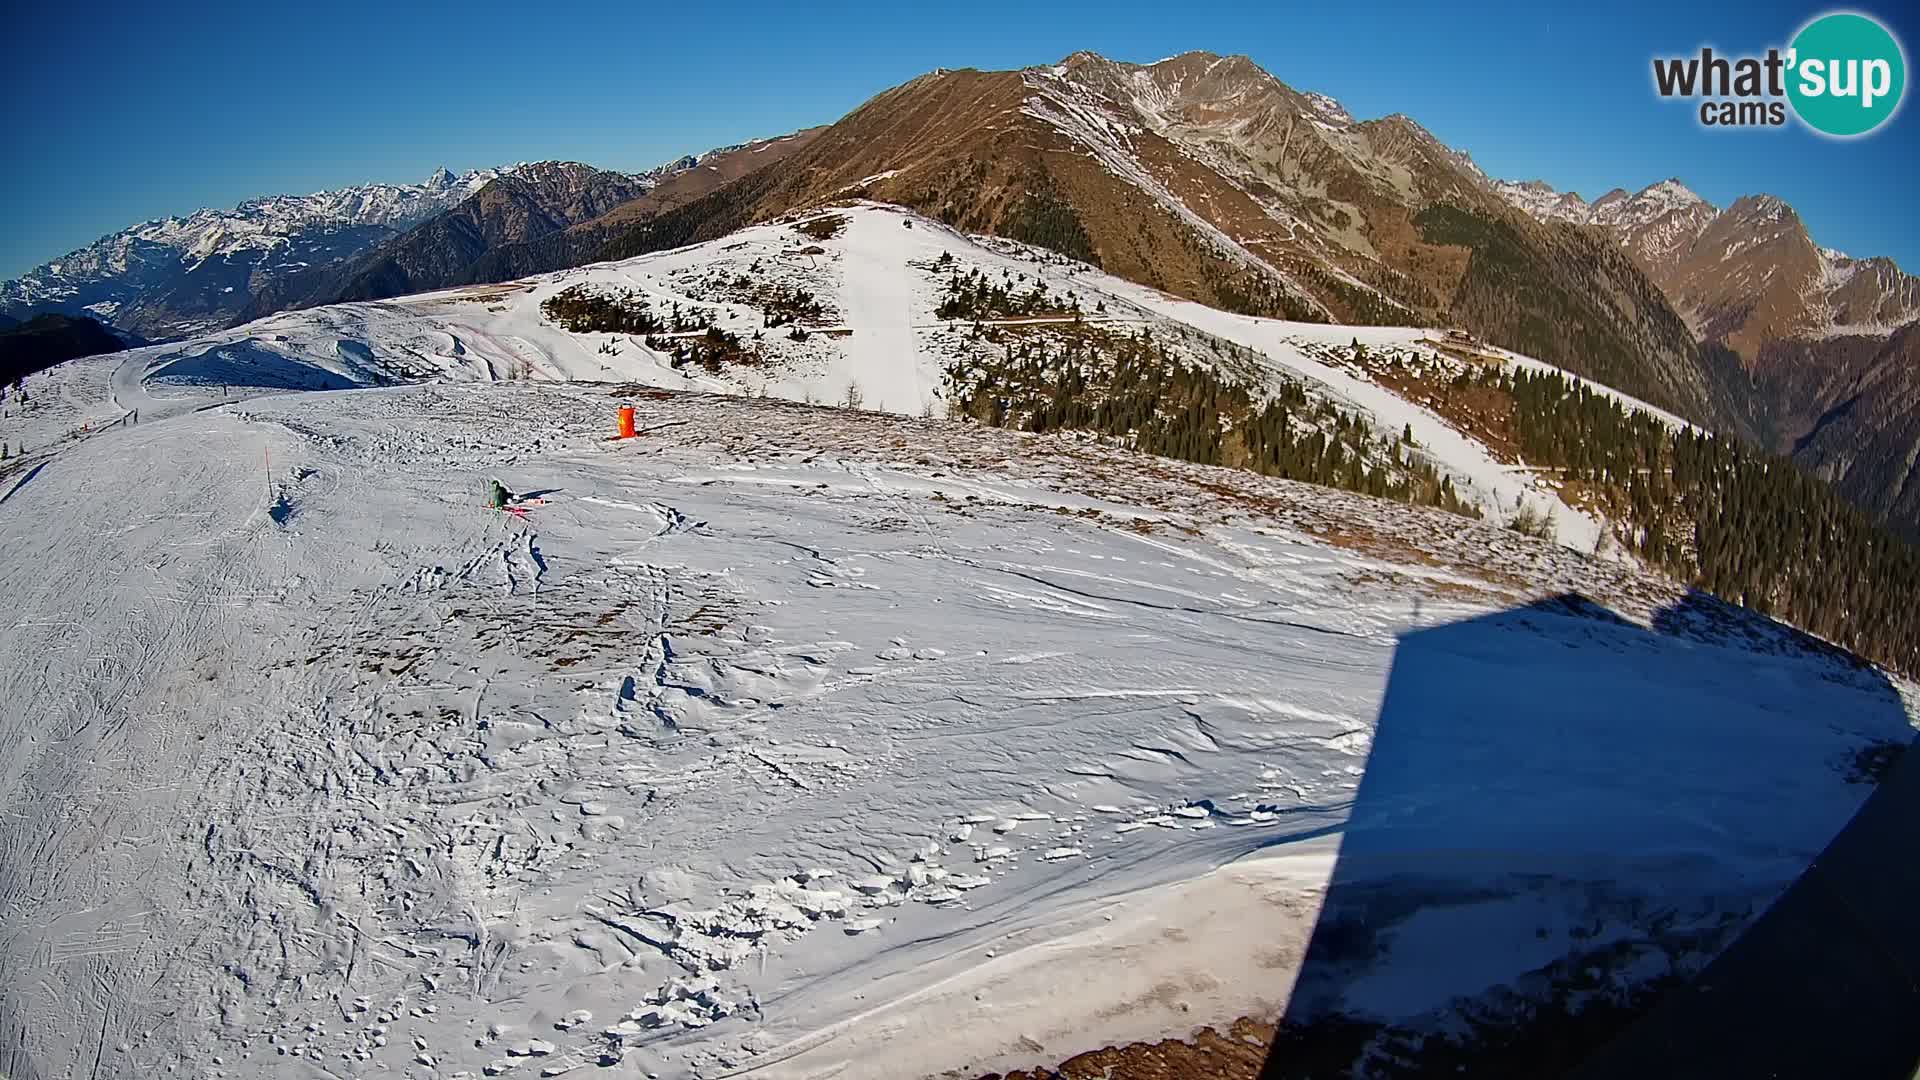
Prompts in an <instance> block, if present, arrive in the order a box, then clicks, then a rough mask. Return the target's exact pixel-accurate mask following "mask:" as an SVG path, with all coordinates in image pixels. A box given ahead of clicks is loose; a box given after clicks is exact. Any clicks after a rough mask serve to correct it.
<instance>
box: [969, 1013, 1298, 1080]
mask: <svg viewBox="0 0 1920 1080" xmlns="http://www.w3.org/2000/svg"><path fill="white" fill-rule="evenodd" d="M1273 1033H1274V1026H1273V1024H1271V1023H1269V1022H1265V1021H1261V1020H1256V1019H1253V1018H1252V1017H1244V1016H1243V1017H1241V1018H1240V1019H1238V1020H1235V1021H1234V1022H1233V1023H1232V1024H1231V1025H1229V1026H1228V1028H1227V1030H1226V1031H1225V1032H1220V1031H1217V1030H1215V1029H1214V1028H1211V1027H1205V1028H1201V1029H1200V1030H1199V1031H1196V1032H1194V1034H1193V1035H1192V1037H1191V1038H1187V1039H1164V1040H1162V1041H1160V1042H1156V1043H1144V1042H1137V1043H1130V1044H1128V1045H1126V1046H1116V1047H1108V1048H1106V1049H1104V1050H1094V1051H1091V1052H1089V1053H1085V1054H1077V1055H1075V1056H1073V1057H1071V1058H1068V1059H1067V1060H1066V1061H1064V1062H1062V1063H1061V1064H1060V1065H1059V1066H1058V1067H1057V1068H1046V1067H1037V1068H1034V1069H1030V1070H1029V1069H1021V1070H1016V1071H1014V1072H1010V1073H1005V1074H1001V1073H992V1074H989V1075H987V1076H983V1077H981V1078H980V1080H1253V1078H1254V1077H1256V1076H1259V1075H1260V1066H1261V1064H1262V1063H1263V1062H1264V1061H1265V1060H1266V1057H1267V1048H1268V1046H1270V1045H1271V1044H1272V1043H1273Z"/></svg>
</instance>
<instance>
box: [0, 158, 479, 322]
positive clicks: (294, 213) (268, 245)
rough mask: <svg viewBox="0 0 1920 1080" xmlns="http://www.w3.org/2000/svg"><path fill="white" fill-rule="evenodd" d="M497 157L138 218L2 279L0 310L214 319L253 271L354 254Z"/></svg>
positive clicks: (425, 211) (229, 311)
mask: <svg viewBox="0 0 1920 1080" xmlns="http://www.w3.org/2000/svg"><path fill="white" fill-rule="evenodd" d="M503 171H504V170H501V169H477V170H471V171H468V172H466V173H462V174H460V175H458V176H455V175H454V174H452V173H451V172H449V171H448V170H447V169H445V168H444V167H443V168H441V169H439V170H437V171H435V172H434V174H433V175H432V176H430V177H428V178H427V180H426V181H425V182H423V183H418V184H356V185H354V186H352V187H345V188H336V189H331V190H327V191H318V192H314V193H312V194H307V195H269V196H263V197H260V198H254V199H248V200H246V201H244V202H242V203H240V204H239V205H237V206H234V207H232V208H229V209H203V210H196V211H194V212H193V213H190V214H187V215H185V216H169V217H162V218H155V219H153V220H150V221H144V222H141V223H140V224H138V225H134V226H131V227H129V228H126V229H122V230H120V231H119V232H116V233H112V234H110V235H107V236H103V237H101V238H100V239H98V240H96V241H94V242H93V243H91V244H89V245H87V246H86V247H83V248H80V249H78V250H75V251H72V252H69V253H67V254H66V255H63V256H61V257H60V258H57V259H53V260H50V261H48V262H47V263H45V264H44V265H42V266H39V267H37V268H35V269H34V270H32V271H30V272H28V273H26V274H23V275H22V276H21V277H19V278H17V279H15V280H12V281H7V282H4V283H0V311H3V312H6V313H8V314H11V315H15V316H16V317H20V316H23V315H25V314H27V313H31V312H34V311H40V310H57V311H64V312H68V313H74V314H88V315H93V316H95V317H97V318H100V319H103V320H105V321H108V322H111V323H113V324H115V325H117V326H122V327H124V328H126V329H129V330H133V331H135V332H138V333H140V334H142V335H143V336H146V337H151V338H166V337H173V336H178V335H181V334H185V333H192V332H196V331H200V330H206V329H210V328H212V327H216V326H219V325H222V324H223V323H224V322H225V321H226V320H227V319H228V318H230V317H231V316H232V315H233V314H235V313H237V312H238V311H239V310H240V309H241V308H242V307H244V305H245V301H246V299H247V289H248V287H249V285H250V284H252V283H254V282H255V281H256V280H258V279H259V278H265V277H271V276H273V275H274V274H277V273H282V272H286V271H290V270H299V269H303V268H305V267H307V266H310V265H315V264H325V263H329V262H334V261H338V260H340V259H344V258H348V257H351V256H352V255H354V254H357V253H359V252H360V251H364V250H366V249H367V248H369V247H371V246H372V245H373V244H375V243H377V242H379V241H380V240H382V239H385V238H386V237H389V236H392V235H394V234H396V233H398V232H400V231H402V230H404V229H406V228H407V227H409V226H411V225H413V224H414V223H416V222H418V221H421V220H423V219H425V218H427V217H429V216H431V215H433V214H436V213H439V212H440V211H442V210H445V209H448V208H449V207H451V206H453V205H454V204H456V203H458V202H459V201H460V200H462V199H464V198H466V197H467V196H469V195H471V194H473V193H474V192H475V191H477V190H479V189H480V188H481V187H482V186H483V185H485V184H486V183H487V182H488V181H489V180H491V179H493V178H494V177H496V176H500V175H502V173H503Z"/></svg>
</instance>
